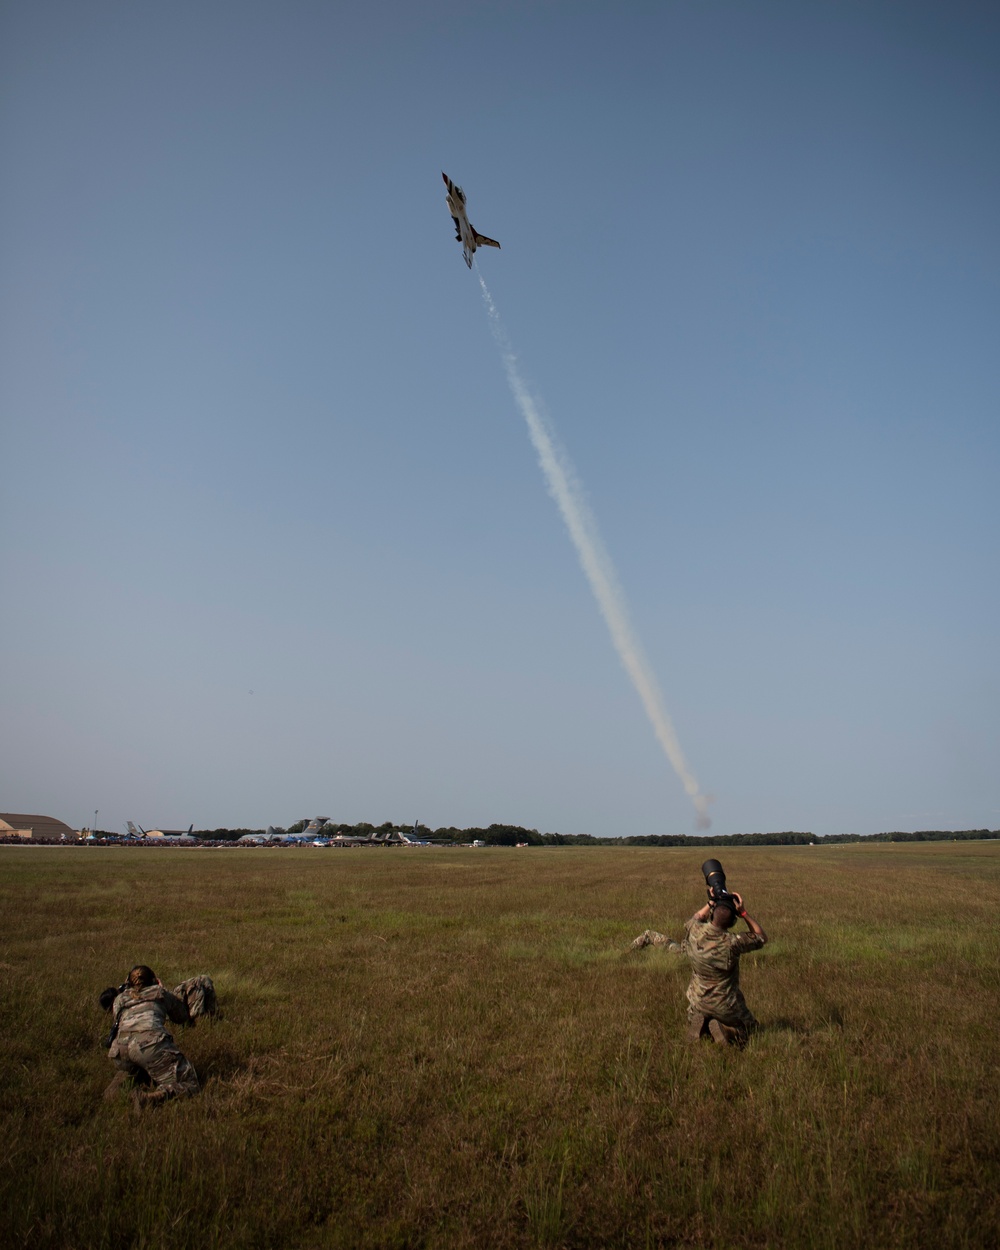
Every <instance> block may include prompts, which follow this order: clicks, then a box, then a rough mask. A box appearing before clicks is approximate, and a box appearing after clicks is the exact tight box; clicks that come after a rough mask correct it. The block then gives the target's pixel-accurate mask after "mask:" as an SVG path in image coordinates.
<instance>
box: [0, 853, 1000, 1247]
mask: <svg viewBox="0 0 1000 1250" xmlns="http://www.w3.org/2000/svg"><path fill="white" fill-rule="evenodd" d="M713 854H717V852H713ZM702 858H703V856H701V855H700V854H698V852H697V851H692V850H690V849H688V848H681V849H653V850H646V849H638V848H635V849H633V848H621V849H614V848H610V849H606V848H591V847H587V848H570V847H560V848H550V849H549V848H546V849H541V848H539V849H535V848H530V849H528V850H507V849H477V850H462V849H448V850H445V849H437V848H428V849H421V850H418V849H406V850H384V849H380V850H369V849H361V850H325V851H324V850H314V849H308V850H278V851H271V850H248V851H219V852H214V851H206V850H194V851H188V850H181V849H175V850H156V851H143V850H118V849H107V850H97V849H75V848H73V849H57V848H53V849H51V850H48V849H33V848H18V847H12V848H3V849H0V916H2V918H3V919H2V921H0V925H2V930H0V932H2V949H0V961H2V962H0V975H2V1026H0V1074H2V1075H0V1082H2V1091H0V1114H2V1122H0V1152H2V1155H0V1158H2V1166H0V1177H2V1180H0V1241H2V1243H3V1244H4V1245H7V1246H30V1247H78V1248H84V1247H86V1248H90V1247H116V1248H117V1247H143V1248H146V1247H150V1248H153V1247H170V1248H174V1247H192V1248H194V1247H198V1248H203V1247H214V1246H219V1247H237V1246H238V1247H261V1248H265V1247H266V1248H268V1250H270V1248H272V1247H303V1248H312V1247H327V1246H329V1247H355V1246H360V1247H393V1246H397V1247H477V1248H478V1247H506V1246H515V1247H520V1246H542V1247H560V1246H565V1247H591V1246H623V1247H624V1246H629V1247H631V1246H670V1247H720V1248H721V1247H723V1246H727V1247H734V1246H735V1247H769V1246H775V1247H778V1246H789V1247H797V1246H802V1247H813V1246H817V1247H830V1248H831V1250H833V1248H837V1250H841V1248H843V1247H862V1246H864V1247H870V1246H887V1247H888V1246H899V1247H914V1246H917V1247H924V1246H926V1247H935V1248H938V1247H953V1246H956V1247H957V1246H963V1247H964V1246H968V1247H981V1246H990V1245H997V1244H998V1227H1000V1197H998V1192H1000V1111H998V1087H997V1082H998V1073H1000V1031H998V1019H997V1009H998V1006H1000V994H998V989H1000V974H998V969H1000V958H998V957H1000V924H998V919H997V918H998V910H1000V843H997V842H983V843H964V844H952V843H928V844H922V845H899V844H879V845H846V846H837V847H815V848H814V847H774V848H769V847H755V848H742V849H734V850H732V851H728V852H727V853H725V854H724V855H722V857H721V858H722V861H723V864H724V865H725V868H726V872H727V875H728V878H729V882H730V885H731V886H732V887H733V888H736V889H739V890H741V891H742V892H743V893H744V894H745V896H746V900H747V904H748V906H749V908H750V910H751V912H752V913H753V914H754V915H755V916H757V918H758V919H759V920H760V921H761V923H762V924H763V925H764V928H765V929H766V930H767V931H768V934H769V936H770V938H771V941H770V942H769V944H768V946H767V947H766V949H765V950H764V951H762V952H760V953H758V954H755V955H751V956H748V957H747V958H745V959H744V961H743V974H742V975H743V987H744V991H745V993H746V996H747V1000H748V1002H749V1004H750V1006H751V1008H752V1009H753V1011H754V1012H755V1014H756V1015H757V1016H758V1018H759V1019H760V1020H761V1023H762V1025H763V1026H764V1027H763V1031H762V1032H761V1033H760V1034H759V1035H758V1036H757V1037H756V1038H755V1039H754V1040H753V1041H752V1043H751V1045H750V1046H749V1048H748V1049H747V1050H746V1051H744V1052H742V1053H740V1052H736V1051H728V1050H725V1049H723V1048H720V1047H713V1046H712V1045H711V1044H710V1043H706V1042H703V1043H701V1044H699V1045H696V1046H691V1045H688V1044H685V1043H684V1041H683V1027H684V1006H685V1004H684V988H685V985H686V983H687V974H686V966H685V961H684V960H683V958H678V957H677V956H673V955H670V954H668V953H666V952H662V951H655V950H645V951H641V952H637V953H634V954H623V951H624V950H625V948H626V947H627V946H628V943H629V941H630V940H631V939H632V938H633V937H634V936H635V935H636V934H637V933H639V932H641V930H643V929H645V928H647V927H653V928H657V929H660V930H663V931H669V932H671V933H673V934H674V935H678V934H679V933H680V931H681V929H682V925H683V921H684V920H685V919H686V917H687V916H688V915H690V914H691V912H693V911H694V910H695V908H696V907H698V906H700V904H701V902H702V901H703V898H704V891H703V884H702V881H701V876H700V873H699V864H700V861H701V859H702ZM136 962H143V963H148V964H150V965H152V967H153V968H154V969H155V970H156V971H157V972H158V973H159V974H160V976H161V977H162V978H163V980H164V981H165V982H166V983H167V984H173V983H175V982H177V981H180V980H181V979H183V978H184V977H187V976H190V975H193V974H194V973H198V972H206V973H208V974H209V975H211V976H212V977H213V978H214V980H215V983H216V987H217V989H218V991H219V996H220V1000H221V1004H222V1006H223V1010H224V1018H223V1019H222V1020H220V1021H218V1022H216V1023H211V1024H208V1023H205V1022H203V1023H201V1024H199V1026H198V1027H197V1028H196V1029H193V1030H191V1029H189V1030H184V1029H177V1030H176V1033H175V1036H176V1037H177V1040H178V1042H179V1044H180V1046H181V1048H182V1050H184V1052H185V1053H186V1054H187V1055H188V1056H189V1057H190V1058H191V1059H192V1061H193V1062H194V1064H195V1066H196V1068H197V1070H198V1072H199V1074H200V1076H201V1077H202V1080H203V1082H204V1089H203V1091H202V1093H201V1094H200V1095H199V1096H198V1097H197V1098H195V1099H193V1100H190V1101H187V1102H174V1103H170V1104H168V1105H167V1106H165V1107H161V1108H158V1109H155V1110H150V1111H147V1112H145V1113H144V1114H142V1115H138V1114H136V1113H135V1112H133V1110H132V1109H131V1105H130V1104H129V1102H128V1100H127V1099H125V1098H123V1099H122V1101H121V1102H119V1103H116V1104H106V1103H104V1102H103V1101H102V1100H101V1092H102V1090H103V1088H104V1086H105V1085H106V1084H107V1082H108V1080H109V1079H110V1077H111V1075H112V1068H111V1064H110V1063H109V1061H108V1059H107V1056H106V1054H105V1052H104V1051H103V1049H102V1048H101V1045H100V1038H101V1036H102V1034H103V1033H104V1032H105V1031H106V1029H107V1017H105V1016H103V1015H102V1013H101V1012H100V1011H99V1010H98V1008H97V1006H96V996H97V993H98V992H99V991H100V990H101V989H102V988H103V987H104V986H105V985H110V984H114V983H117V982H119V981H120V980H121V979H122V978H123V977H124V975H125V972H126V971H127V969H128V968H129V967H130V966H131V965H132V964H133V963H136Z"/></svg>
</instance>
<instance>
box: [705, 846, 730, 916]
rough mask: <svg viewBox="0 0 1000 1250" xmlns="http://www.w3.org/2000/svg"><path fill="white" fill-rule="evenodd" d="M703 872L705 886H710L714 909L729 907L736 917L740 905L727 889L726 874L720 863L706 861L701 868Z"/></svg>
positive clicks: (713, 860) (714, 860)
mask: <svg viewBox="0 0 1000 1250" xmlns="http://www.w3.org/2000/svg"><path fill="white" fill-rule="evenodd" d="M701 871H702V873H703V874H704V876H705V884H706V885H707V886H708V901H709V902H710V903H711V904H712V906H713V907H728V908H729V910H730V911H731V912H732V913H733V915H736V914H737V912H738V911H739V904H738V903H737V902H736V899H735V898H734V897H733V895H732V894H730V892H729V891H728V890H727V889H726V874H725V873H724V872H723V871H722V865H721V864H720V863H719V861H718V860H717V859H706V860H705V862H704V863H703V864H702V866H701Z"/></svg>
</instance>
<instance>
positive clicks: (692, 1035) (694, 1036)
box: [684, 1016, 705, 1042]
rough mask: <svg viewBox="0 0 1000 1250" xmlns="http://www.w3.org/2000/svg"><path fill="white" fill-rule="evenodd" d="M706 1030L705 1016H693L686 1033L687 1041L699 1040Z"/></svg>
mask: <svg viewBox="0 0 1000 1250" xmlns="http://www.w3.org/2000/svg"><path fill="white" fill-rule="evenodd" d="M704 1030H705V1017H704V1016H692V1017H691V1018H690V1020H689V1021H688V1028H687V1032H686V1033H685V1034H684V1039H685V1041H688V1042H697V1041H698V1039H699V1038H700V1037H701V1035H702V1033H703V1032H704Z"/></svg>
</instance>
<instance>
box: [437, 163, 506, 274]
mask: <svg viewBox="0 0 1000 1250" xmlns="http://www.w3.org/2000/svg"><path fill="white" fill-rule="evenodd" d="M441 177H442V178H443V179H444V185H445V186H446V187H447V188H448V195H447V196H446V199H447V201H448V212H449V213H451V219H452V221H453V222H454V223H455V239H456V241H457V242H458V243H461V245H462V255H463V256H464V257H465V263H466V264H467V265H468V266H469V268H470V269H471V268H472V256H473V253H474V252H475V250H476V248H477V247H499V246H500V244H499V243H498V242H497V241H496V239H488V238H487V237H486V235H485V234H480V233H479V231H478V230H477V229H476V228H475V226H474V225H473V224H472V223H471V222H470V221H469V218H468V214H467V213H466V211H465V192H464V191H463V190H462V188H461V187H458V186H456V185H455V183H453V182H452V180H451V179H450V178H449V177H448V175H447V174H446V173H445V172H444V171H443V170H442V172H441Z"/></svg>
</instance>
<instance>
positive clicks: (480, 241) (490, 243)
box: [472, 227, 500, 247]
mask: <svg viewBox="0 0 1000 1250" xmlns="http://www.w3.org/2000/svg"><path fill="white" fill-rule="evenodd" d="M472 233H473V235H474V236H475V240H476V247H499V246H500V244H499V243H498V242H497V241H496V239H488V238H487V237H486V235H485V234H480V233H479V231H478V230H477V229H476V228H475V227H473V229H472Z"/></svg>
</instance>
